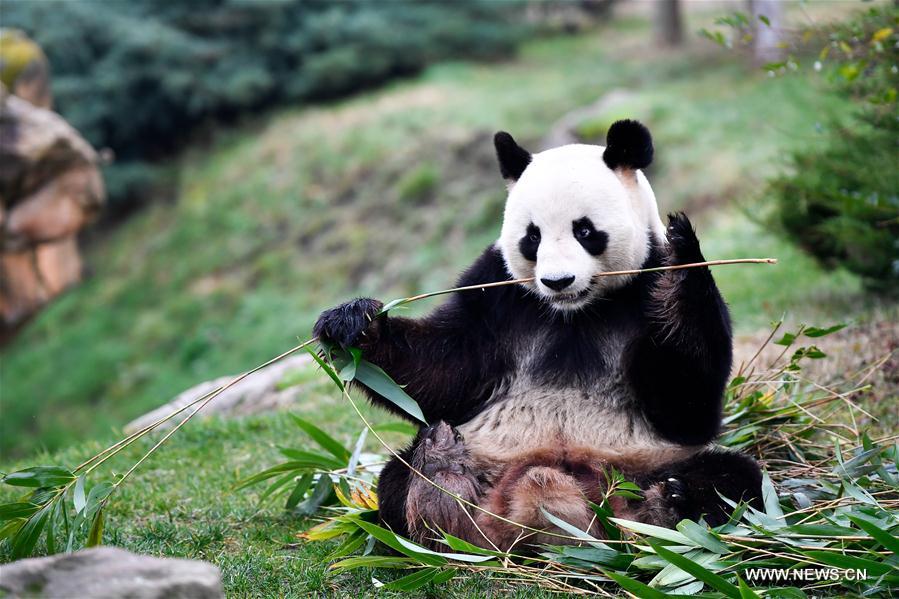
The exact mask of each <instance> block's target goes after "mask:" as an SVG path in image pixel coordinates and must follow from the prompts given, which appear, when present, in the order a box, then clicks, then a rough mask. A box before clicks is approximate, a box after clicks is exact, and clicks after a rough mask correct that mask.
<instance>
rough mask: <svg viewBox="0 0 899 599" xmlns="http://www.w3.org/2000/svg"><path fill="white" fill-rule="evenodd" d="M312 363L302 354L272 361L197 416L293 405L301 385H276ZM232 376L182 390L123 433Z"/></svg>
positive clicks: (169, 424) (182, 403)
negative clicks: (281, 386)
mask: <svg viewBox="0 0 899 599" xmlns="http://www.w3.org/2000/svg"><path fill="white" fill-rule="evenodd" d="M311 363H312V358H311V357H309V356H308V355H305V354H301V355H294V356H289V357H287V358H284V359H283V360H281V361H280V362H275V363H274V364H272V365H271V366H269V367H267V368H263V369H262V370H260V371H259V372H255V373H253V374H252V375H250V376H248V377H247V378H245V379H244V380H242V381H241V382H239V383H238V384H236V385H234V386H233V387H231V388H229V389H228V390H226V391H224V392H223V393H222V394H221V395H219V396H218V397H216V398H215V399H214V400H213V401H211V402H209V404H208V405H207V406H206V407H205V408H203V411H202V412H201V413H200V414H201V415H203V416H207V417H208V416H212V415H214V414H218V415H227V416H246V415H249V414H256V413H259V412H265V411H270V410H277V409H280V408H284V407H287V406H289V405H292V404H293V403H294V402H295V401H296V400H297V399H298V397H299V396H300V395H301V394H302V393H303V391H304V390H305V389H304V386H302V385H297V386H291V387H287V388H286V389H279V388H278V386H279V383H281V381H283V380H284V378H285V377H286V376H287V375H288V374H290V373H292V372H294V371H297V370H300V369H303V368H308V367H309V366H310V365H311ZM235 376H237V375H232V376H223V377H219V378H217V379H213V380H211V381H206V382H205V383H200V384H199V385H196V386H194V387H191V388H190V389H188V390H186V391H182V392H181V393H180V394H179V395H178V396H177V397H175V399H173V400H172V401H170V402H169V403H167V404H165V405H163V406H160V407H158V408H156V409H155V410H153V411H152V412H148V413H146V414H144V415H143V416H140V417H139V418H136V419H134V420H132V421H131V422H129V423H128V424H127V425H125V433H126V434H129V435H130V434H131V433H133V432H135V431H138V430H140V429H142V428H144V427H145V426H147V425H149V424H152V423H153V422H156V421H157V420H159V419H160V418H162V417H163V416H166V415H168V414H171V413H172V412H174V411H175V410H177V409H179V408H182V407H184V406H186V405H187V404H189V403H190V402H192V401H193V400H195V399H197V398H199V397H202V396H203V395H205V394H207V393H209V392H210V391H213V390H214V389H216V388H218V387H220V386H222V385H225V384H227V383H228V382H229V381H231V380H233V379H234V378H235ZM192 409H193V408H190V409H189V410H185V412H183V414H184V415H185V416H186V415H187V414H189V413H190V410H192ZM180 420H181V417H180V416H176V417H175V418H173V419H172V420H169V421H168V422H166V423H165V424H164V425H161V426H160V428H159V430H165V429H166V428H171V427H172V426H174V425H175V424H176V423H177V422H179V421H180Z"/></svg>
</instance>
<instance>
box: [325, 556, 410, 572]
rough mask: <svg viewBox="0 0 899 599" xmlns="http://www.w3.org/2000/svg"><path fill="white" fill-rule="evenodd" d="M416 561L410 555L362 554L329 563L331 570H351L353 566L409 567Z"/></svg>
mask: <svg viewBox="0 0 899 599" xmlns="http://www.w3.org/2000/svg"><path fill="white" fill-rule="evenodd" d="M417 563H418V562H417V561H416V560H414V559H412V558H411V557H400V556H395V555H363V556H359V557H348V558H347V559H345V560H341V561H339V562H336V563H333V564H331V566H330V568H331V569H332V570H352V569H354V568H409V567H410V566H414V565H416V564H417Z"/></svg>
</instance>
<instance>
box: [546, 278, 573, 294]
mask: <svg viewBox="0 0 899 599" xmlns="http://www.w3.org/2000/svg"><path fill="white" fill-rule="evenodd" d="M540 282H541V283H543V284H544V285H546V286H547V287H549V288H550V289H552V290H553V291H562V290H563V289H565V288H566V287H568V286H569V285H571V284H572V283H574V277H573V276H569V277H562V278H561V279H540Z"/></svg>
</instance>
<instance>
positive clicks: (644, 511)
mask: <svg viewBox="0 0 899 599" xmlns="http://www.w3.org/2000/svg"><path fill="white" fill-rule="evenodd" d="M642 495H643V499H642V500H633V501H629V502H628V504H627V508H625V514H624V515H623V517H624V518H625V519H629V520H636V521H637V522H644V523H646V524H654V525H656V526H664V527H666V528H674V526H675V525H676V524H677V523H678V522H680V521H681V520H682V519H683V518H684V517H686V516H685V515H684V514H686V513H687V512H689V511H690V510H689V506H688V502H689V499H688V497H687V488H686V486H685V485H684V483H683V481H681V480H680V479H678V478H675V477H673V476H669V477H667V478H666V479H665V480H662V481H658V482H655V483H653V484H651V485H649V486H648V487H646V488H645V489H644V490H643V493H642Z"/></svg>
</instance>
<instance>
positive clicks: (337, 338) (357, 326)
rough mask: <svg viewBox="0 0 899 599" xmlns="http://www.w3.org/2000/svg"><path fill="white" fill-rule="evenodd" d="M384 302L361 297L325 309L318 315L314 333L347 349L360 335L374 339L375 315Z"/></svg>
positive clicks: (325, 340) (321, 338)
mask: <svg viewBox="0 0 899 599" xmlns="http://www.w3.org/2000/svg"><path fill="white" fill-rule="evenodd" d="M383 305H384V304H382V303H381V302H379V301H378V300H375V299H368V298H359V299H355V300H351V301H349V302H346V303H344V304H341V305H339V306H337V307H336V308H331V309H330V310H325V311H324V312H322V313H321V315H320V316H319V317H318V321H316V323H315V327H314V328H313V333H314V334H315V336H316V337H318V339H319V341H321V342H323V343H326V344H328V343H331V344H337V345H339V346H340V347H342V348H344V349H346V348H347V347H350V346H352V345H353V344H355V343H356V342H357V341H358V340H359V338H360V337H365V339H366V341H368V342H371V341H372V337H373V335H372V332H373V324H375V319H374V317H375V315H376V314H377V313H378V312H379V311H380V310H381V308H382V307H383Z"/></svg>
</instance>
